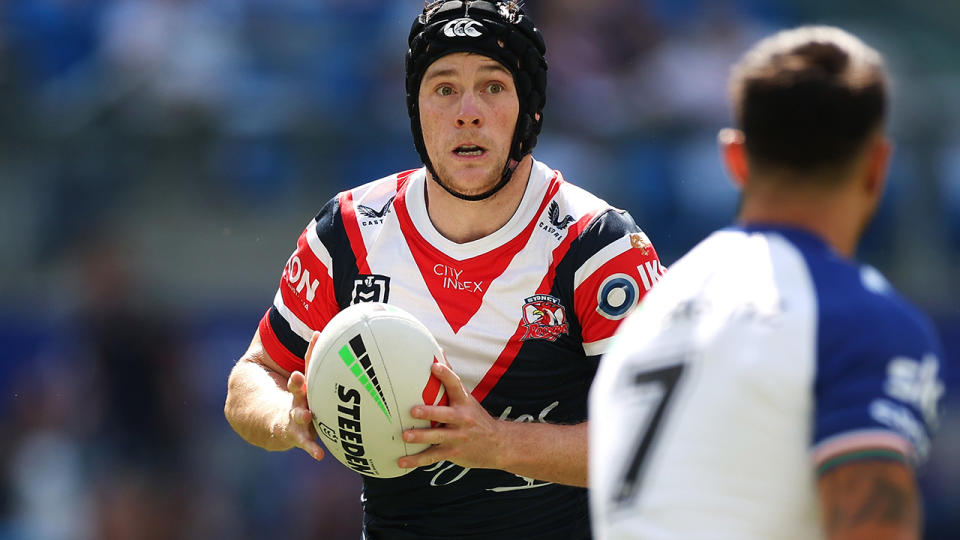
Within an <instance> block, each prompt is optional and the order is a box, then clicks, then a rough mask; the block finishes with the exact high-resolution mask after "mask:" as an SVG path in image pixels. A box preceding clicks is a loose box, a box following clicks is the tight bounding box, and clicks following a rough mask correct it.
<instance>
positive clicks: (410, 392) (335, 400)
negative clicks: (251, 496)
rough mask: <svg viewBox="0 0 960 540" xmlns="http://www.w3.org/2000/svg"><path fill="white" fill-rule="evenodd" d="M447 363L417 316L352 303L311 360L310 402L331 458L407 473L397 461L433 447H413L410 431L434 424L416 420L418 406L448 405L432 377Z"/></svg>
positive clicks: (373, 471) (363, 469)
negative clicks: (405, 438)
mask: <svg viewBox="0 0 960 540" xmlns="http://www.w3.org/2000/svg"><path fill="white" fill-rule="evenodd" d="M434 362H443V363H444V364H446V360H445V359H444V357H443V351H442V350H441V349H440V345H438V344H437V340H436V339H434V337H433V334H432V333H431V332H430V330H428V329H427V327H426V326H424V325H423V324H422V323H421V322H420V321H418V320H417V319H416V318H415V317H414V316H413V315H411V314H409V313H407V312H406V311H404V310H402V309H400V308H397V307H395V306H391V305H388V304H383V303H379V302H369V303H360V304H354V305H352V306H350V307H348V308H346V309H344V310H343V311H341V312H340V313H338V314H337V315H336V316H334V317H333V319H331V320H330V322H329V323H328V324H327V326H326V327H325V328H324V329H323V331H322V332H321V333H320V337H319V338H318V339H317V343H316V345H314V347H313V352H312V354H311V355H310V358H308V359H307V367H306V378H307V404H308V405H309V407H310V410H311V411H312V412H313V424H314V427H316V429H317V434H318V435H319V436H320V439H321V440H322V441H323V444H324V446H326V447H327V450H328V453H329V454H330V455H332V456H333V457H335V458H337V460H339V461H340V462H341V463H343V464H344V465H346V466H347V467H349V468H351V469H353V470H354V471H356V472H358V473H360V474H364V475H367V476H373V477H377V478H393V477H397V476H402V475H404V474H407V473H408V472H410V471H412V470H413V469H401V468H400V467H398V466H397V459H399V458H400V457H401V456H405V455H410V454H415V453H417V452H420V451H421V450H425V449H426V448H427V447H428V446H429V445H426V444H408V443H405V442H404V441H403V439H402V437H401V434H402V433H403V431H404V430H407V429H411V428H422V427H429V426H430V421H428V420H417V419H414V418H413V417H412V416H410V408H411V407H413V406H414V405H417V404H424V403H426V404H427V405H436V404H441V403H446V394H445V392H444V389H443V385H442V384H441V383H440V380H439V379H437V378H436V377H435V376H433V375H432V374H431V373H430V366H431V365H432V364H433V363H434Z"/></svg>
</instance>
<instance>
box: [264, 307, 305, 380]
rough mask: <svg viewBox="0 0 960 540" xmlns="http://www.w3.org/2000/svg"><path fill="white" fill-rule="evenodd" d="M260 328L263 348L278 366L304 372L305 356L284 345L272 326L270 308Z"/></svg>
mask: <svg viewBox="0 0 960 540" xmlns="http://www.w3.org/2000/svg"><path fill="white" fill-rule="evenodd" d="M259 329H260V341H261V342H262V343H263V349H264V350H265V351H267V354H268V355H269V356H270V358H271V359H272V360H273V361H274V362H276V363H277V365H278V366H280V367H281V368H283V369H285V370H287V371H288V372H291V373H292V372H294V371H300V372H302V371H303V370H304V365H305V364H304V361H303V358H300V357H299V356H297V355H295V354H293V353H292V352H290V351H289V350H288V349H287V348H286V347H284V346H283V344H282V343H280V340H279V339H278V338H277V334H276V333H275V332H274V331H273V328H272V327H271V326H270V310H267V312H266V313H265V314H264V315H263V318H262V319H260V327H259Z"/></svg>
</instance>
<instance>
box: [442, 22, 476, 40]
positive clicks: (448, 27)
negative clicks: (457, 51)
mask: <svg viewBox="0 0 960 540" xmlns="http://www.w3.org/2000/svg"><path fill="white" fill-rule="evenodd" d="M478 26H479V27H480V28H483V25H482V24H480V21H475V20H473V19H454V20H452V21H450V22H448V23H447V24H445V25H444V26H443V35H445V36H447V37H480V36H481V35H483V34H482V33H481V32H480V31H479V30H477V27H478Z"/></svg>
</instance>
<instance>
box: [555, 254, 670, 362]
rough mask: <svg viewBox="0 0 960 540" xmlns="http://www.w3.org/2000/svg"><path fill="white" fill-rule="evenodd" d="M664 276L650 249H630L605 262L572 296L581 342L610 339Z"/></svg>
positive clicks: (655, 256) (655, 255)
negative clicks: (580, 329)
mask: <svg viewBox="0 0 960 540" xmlns="http://www.w3.org/2000/svg"><path fill="white" fill-rule="evenodd" d="M662 273H663V268H662V267H661V266H660V260H659V259H658V258H657V252H656V251H655V250H654V249H653V246H651V245H649V244H647V245H646V246H644V247H643V248H642V249H640V248H636V247H631V248H628V249H627V250H626V251H624V252H622V253H620V254H619V255H617V256H615V257H613V258H612V259H610V260H609V261H607V262H605V263H604V264H603V265H602V266H600V267H599V268H597V269H596V270H595V271H594V272H593V273H592V274H590V276H588V277H587V278H586V279H585V280H584V281H583V282H582V283H581V284H580V285H579V286H578V287H577V289H576V290H575V291H574V293H573V306H574V311H575V312H576V314H577V319H578V320H579V321H580V325H581V327H582V331H581V332H582V336H583V342H584V343H592V342H595V341H600V340H602V339H606V338H609V337H611V336H613V334H614V333H615V332H616V330H617V327H619V326H620V322H621V321H622V319H623V318H624V317H626V315H627V314H629V312H630V311H632V310H633V308H634V307H635V306H636V305H637V304H638V303H639V302H640V300H641V299H642V298H643V297H644V295H645V294H646V293H647V291H648V290H649V289H650V288H651V287H652V286H653V284H654V283H656V282H657V281H658V280H659V279H660V276H661V275H662Z"/></svg>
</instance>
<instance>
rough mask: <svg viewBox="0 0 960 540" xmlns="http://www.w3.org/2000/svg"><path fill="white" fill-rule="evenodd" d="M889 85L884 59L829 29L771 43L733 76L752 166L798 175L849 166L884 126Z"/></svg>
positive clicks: (788, 33)
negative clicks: (878, 129)
mask: <svg viewBox="0 0 960 540" xmlns="http://www.w3.org/2000/svg"><path fill="white" fill-rule="evenodd" d="M887 86H888V82H887V74H886V69H885V67H884V63H883V58H882V57H881V55H880V54H879V53H878V52H877V51H875V50H874V49H872V48H870V47H869V46H868V45H866V44H865V43H863V42H862V41H861V40H860V39H858V38H857V37H855V36H853V35H852V34H850V33H848V32H845V31H843V30H841V29H839V28H834V27H830V26H802V27H799V28H795V29H792V30H785V31H782V32H779V33H777V34H775V35H773V36H771V37H768V38H766V39H764V40H762V41H760V42H759V43H757V44H756V45H755V46H754V47H753V48H752V49H750V50H749V51H748V52H747V53H746V54H745V55H744V56H743V58H742V59H741V60H740V61H739V62H738V63H737V64H736V65H734V67H733V69H732V71H731V76H730V95H731V99H732V101H733V109H734V114H735V121H736V123H737V127H739V128H740V129H741V130H742V131H743V132H744V135H745V137H746V151H747V155H748V157H749V158H750V160H751V162H752V163H754V164H755V165H756V166H759V167H763V166H768V167H773V168H780V169H787V170H791V171H794V172H799V173H811V172H816V171H822V170H830V169H833V168H839V167H842V166H844V165H846V164H847V163H849V162H850V160H852V159H853V158H854V157H855V156H856V155H857V154H858V153H859V151H860V149H861V148H863V146H864V145H865V144H866V142H867V140H868V139H869V137H870V136H871V134H872V133H874V132H875V130H876V129H877V128H879V127H881V126H882V125H883V122H884V120H885V117H886V112H887Z"/></svg>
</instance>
